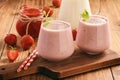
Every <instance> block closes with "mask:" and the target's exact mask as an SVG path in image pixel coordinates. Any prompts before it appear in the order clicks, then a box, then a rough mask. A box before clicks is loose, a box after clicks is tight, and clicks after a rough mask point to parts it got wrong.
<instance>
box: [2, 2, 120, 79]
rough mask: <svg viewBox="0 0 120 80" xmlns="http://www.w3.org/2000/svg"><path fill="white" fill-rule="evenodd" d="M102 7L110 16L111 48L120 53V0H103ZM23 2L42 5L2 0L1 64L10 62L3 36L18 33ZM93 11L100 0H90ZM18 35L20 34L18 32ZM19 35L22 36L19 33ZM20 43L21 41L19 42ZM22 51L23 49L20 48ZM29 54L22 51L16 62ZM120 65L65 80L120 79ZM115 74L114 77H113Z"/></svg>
mask: <svg viewBox="0 0 120 80" xmlns="http://www.w3.org/2000/svg"><path fill="white" fill-rule="evenodd" d="M51 1H52V0H46V4H45V6H47V5H51ZM101 2H102V7H101V13H100V15H103V16H106V17H108V19H109V21H110V26H111V34H112V46H111V49H112V50H114V51H116V52H118V53H120V45H119V44H120V13H119V12H120V0H101ZM23 4H27V5H30V6H33V7H41V6H40V4H41V3H40V0H0V55H2V57H1V56H0V57H1V58H0V65H5V64H8V63H9V61H8V59H7V57H6V54H5V53H6V45H5V44H4V41H3V38H4V36H5V35H6V34H7V33H15V34H17V33H16V30H15V24H16V21H17V19H18V15H14V14H17V12H18V11H19V9H20V7H21V6H22V5H23ZM90 5H91V9H92V12H93V13H94V14H95V13H96V12H97V11H98V8H99V0H90ZM54 12H55V13H54V15H53V16H52V17H53V18H56V17H57V14H58V12H59V9H55V11H54ZM17 35H18V34H17ZM18 37H20V36H19V35H18ZM18 44H19V42H18ZM20 51H21V49H20ZM27 55H28V51H24V52H22V51H21V52H20V54H19V57H18V59H17V60H16V61H15V62H19V61H21V60H24V58H25V57H26V56H27ZM119 72H120V66H119V65H118V66H114V67H112V68H107V69H101V70H96V71H93V72H88V73H85V74H80V75H77V76H73V77H68V78H65V80H113V79H115V80H119V79H120V73H119ZM112 74H113V77H112ZM18 80H51V79H50V78H47V77H45V76H42V75H39V74H34V75H30V76H25V77H21V78H18Z"/></svg>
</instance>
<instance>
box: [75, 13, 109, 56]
mask: <svg viewBox="0 0 120 80" xmlns="http://www.w3.org/2000/svg"><path fill="white" fill-rule="evenodd" d="M76 44H77V45H78V47H79V48H80V50H83V51H85V52H87V53H88V54H93V55H94V54H99V53H101V52H103V51H105V50H106V49H108V48H109V47H110V44H111V36H110V27H109V21H108V19H107V18H105V17H103V16H99V15H92V16H90V18H89V20H88V21H83V20H82V19H81V20H80V21H79V26H78V34H77V37H76Z"/></svg>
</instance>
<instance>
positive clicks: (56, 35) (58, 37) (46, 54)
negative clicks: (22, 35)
mask: <svg viewBox="0 0 120 80" xmlns="http://www.w3.org/2000/svg"><path fill="white" fill-rule="evenodd" d="M37 50H38V53H39V55H40V56H41V57H43V58H45V59H47V60H50V61H60V60H63V59H66V58H68V57H69V56H71V55H72V53H73V52H74V46H73V38H72V32H71V25H70V24H69V23H67V22H64V21H60V20H52V21H51V22H50V23H49V24H48V25H44V23H43V24H41V29H40V34H39V38H38V44H37Z"/></svg>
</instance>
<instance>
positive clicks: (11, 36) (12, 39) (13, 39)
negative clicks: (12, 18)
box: [4, 34, 17, 46]
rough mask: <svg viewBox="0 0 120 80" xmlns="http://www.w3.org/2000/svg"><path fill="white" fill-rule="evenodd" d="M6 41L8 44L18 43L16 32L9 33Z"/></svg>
mask: <svg viewBox="0 0 120 80" xmlns="http://www.w3.org/2000/svg"><path fill="white" fill-rule="evenodd" d="M4 41H5V43H6V44H8V45H11V46H13V45H16V43H17V37H16V35H15V34H7V35H6V36H5V38H4Z"/></svg>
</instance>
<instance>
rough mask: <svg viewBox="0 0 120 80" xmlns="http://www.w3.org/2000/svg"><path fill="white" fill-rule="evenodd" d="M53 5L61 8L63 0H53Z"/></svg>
mask: <svg viewBox="0 0 120 80" xmlns="http://www.w3.org/2000/svg"><path fill="white" fill-rule="evenodd" d="M52 4H53V6H55V7H56V8H59V7H60V5H61V0H53V1H52Z"/></svg>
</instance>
